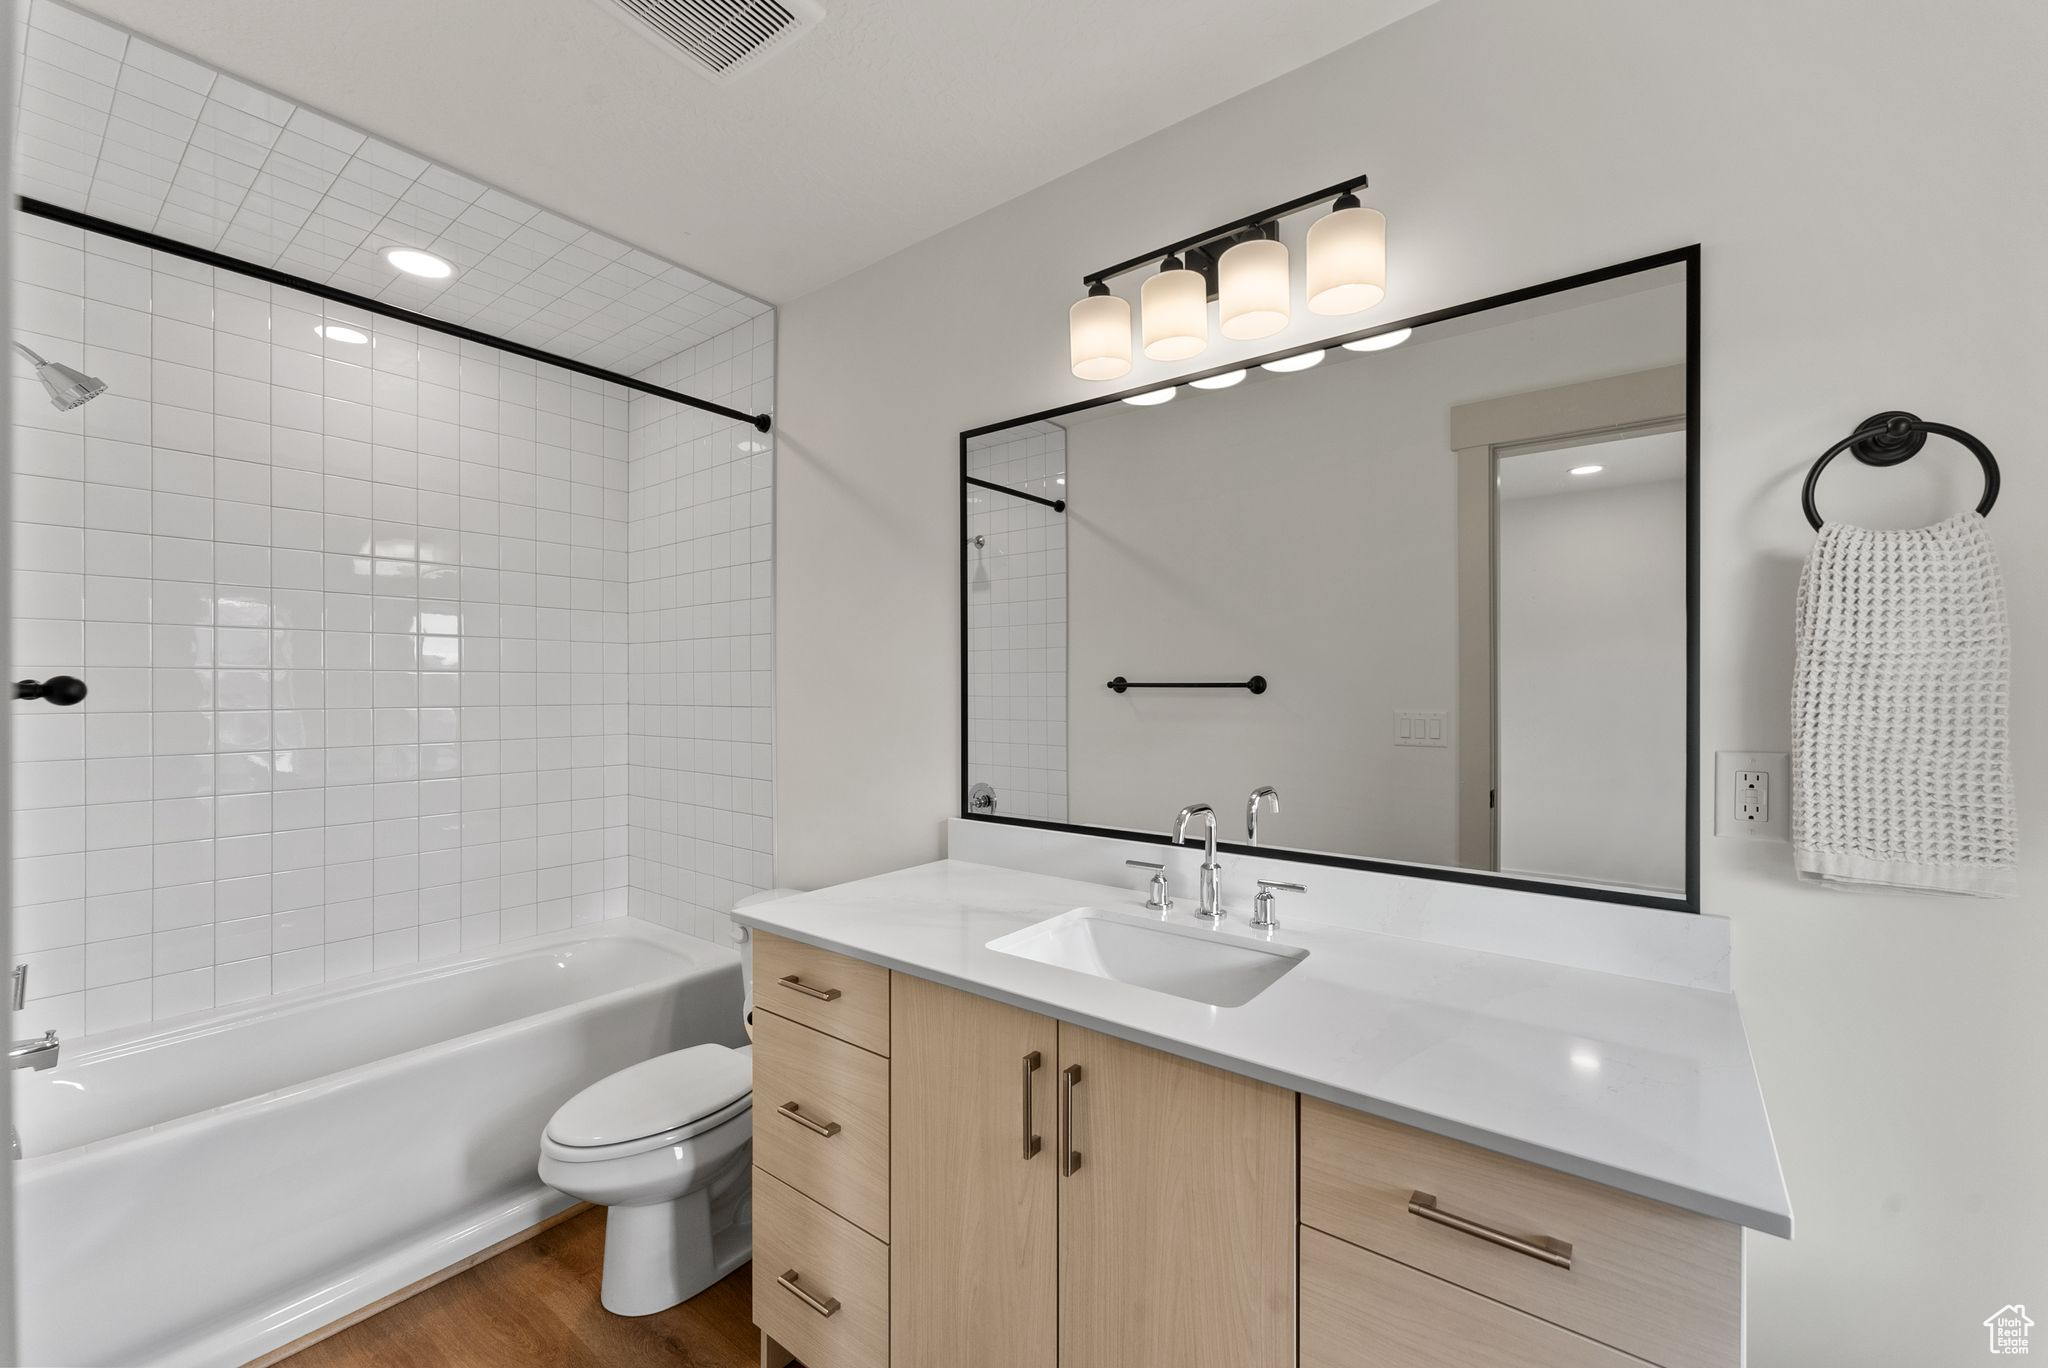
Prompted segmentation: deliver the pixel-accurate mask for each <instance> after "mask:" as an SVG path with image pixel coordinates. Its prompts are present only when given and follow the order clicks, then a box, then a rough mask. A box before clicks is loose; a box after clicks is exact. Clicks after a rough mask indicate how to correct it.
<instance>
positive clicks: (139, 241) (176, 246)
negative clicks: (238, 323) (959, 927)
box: [16, 195, 774, 432]
mask: <svg viewBox="0 0 2048 1368" xmlns="http://www.w3.org/2000/svg"><path fill="white" fill-rule="evenodd" d="M16 202H17V203H18V204H19V205H20V206H21V212H22V213H24V214H30V215H33V216H34V217H36V218H44V219H49V220H50V221H51V222H53V223H64V224H69V225H70V226H71V227H73V228H83V229H84V230H85V231H86V232H88V233H98V234H100V235H101V236H102V237H110V238H118V239H120V240H121V241H122V242H132V243H134V244H135V245H136V246H138V247H147V248H149V249H150V250H152V251H156V252H165V253H168V254H169V255H171V256H176V257H183V258H185V260H187V261H196V262H199V263H200V264H201V265H204V266H215V267H218V268H220V269H221V270H224V271H233V272H235V273H236V274H237V275H245V276H249V277H251V278H252V279H255V280H261V281H265V282H267V283H269V284H272V285H282V286H284V287H285V288H286V289H288V290H298V291H300V292H302V293H304V294H309V295H317V296H318V297H320V298H321V299H326V300H332V301H333V302H334V303H336V304H346V305H348V306H349V307H350V308H352V309H361V310H363V311H364V312H366V313H373V314H380V315H382V316H383V317H385V318H394V319H397V320H398V321H399V322H401V323H410V324H412V325H413V326H414V327H417V328H426V329H428V330H430V331H432V332H437V333H442V334H444V335H446V336H448V337H457V338H461V339H462V340H463V341H464V342H476V343H479V344H481V345H483V346H486V347H495V348H497V349H498V350H499V351H502V352H510V353H511V354H512V355H514V356H523V357H525V358H526V359H527V360H529V361H538V362H540V363H541V364H542V365H547V366H556V367H559V368H561V369H562V370H565V371H574V372H575V373H576V374H578V375H587V376H589V377H590V378H591V379H593V380H606V381H609V382H611V383H612V384H614V385H623V386H625V387H626V388H627V389H629V390H637V391H638V392H639V393H641V394H652V395H655V396H657V397H659V398H662V399H672V400H674V401H675V402H676V403H678V404H684V405H687V406H689V407H690V408H693V409H701V410H703V411H704V412H705V413H716V414H718V415H719V416H720V417H722V418H731V419H734V420H736V421H738V422H742V423H748V424H751V425H752V426H754V427H755V428H757V429H759V430H760V431H762V432H766V431H768V429H769V428H770V427H772V426H773V425H774V420H773V419H772V418H770V417H769V416H768V415H767V414H765V413H744V412H742V411H741V410H739V409H736V408H728V407H726V406H725V405H724V404H715V403H713V402H712V401H711V400H709V399H699V398H697V397H695V396H694V395H689V394H683V393H681V392H680V391H677V390H672V389H663V388H662V387H661V386H660V385H650V384H648V383H647V382H646V381H645V380H635V379H634V378H633V377H632V376H630V375H620V374H619V373H618V372H616V371H608V370H605V369H604V368H603V367H601V366H592V365H587V364H585V363H584V362H582V361H571V360H570V359H569V358H568V357H566V356H556V355H554V354H553V353H552V352H544V351H542V350H541V349H540V348H538V347H529V346H526V345H525V344H524V343H520V342H509V341H507V340H506V339H504V338H502V337H493V336H491V335H490V334H489V333H486V332H478V331H477V330H476V329H475V328H465V327H463V326H462V325H461V324H460V323H446V322H443V321H442V320H441V319H438V318H430V317H428V316H427V315H426V314H423V313H414V312H413V311H412V310H411V309H401V308H399V307H398V306H397V305H395V304H385V303H383V302H381V301H379V300H375V299H371V298H369V297H368V296H366V295H359V294H355V293H352V292H350V291H348V290H342V289H337V288H335V287H334V286H332V285H323V284H321V283H320V282H319V281H317V280H308V279H306V278H305V277H304V276H295V275H293V274H291V273H290V272H289V271H279V270H275V269H273V268H271V267H269V266H258V265H257V264H256V263H254V262H252V261H243V260H240V259H239V258H236V257H231V256H228V255H226V254H224V253H221V252H212V251H208V250H207V249H206V248H204V247H194V246H193V245H192V244H190V243H188V242H180V241H178V240H177V239H176V238H167V237H164V236H163V235H162V234H160V233H152V232H150V231H148V230H147V229H144V228H130V227H129V226H128V225H127V224H125V223H115V222H114V221H113V220H111V219H103V218H100V217H99V216H98V215H96V214H87V213H81V212H80V211H79V210H76V209H66V208H65V207H64V206H63V205H61V204H51V203H49V202H48V201H47V200H39V199H31V198H30V197H28V196H27V195H23V196H21V197H20V199H19V200H17V201H16Z"/></svg>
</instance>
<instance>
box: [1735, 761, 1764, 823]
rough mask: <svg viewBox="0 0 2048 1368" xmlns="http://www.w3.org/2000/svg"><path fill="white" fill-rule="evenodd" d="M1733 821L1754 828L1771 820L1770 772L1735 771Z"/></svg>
mask: <svg viewBox="0 0 2048 1368" xmlns="http://www.w3.org/2000/svg"><path fill="white" fill-rule="evenodd" d="M1735 820H1736V821H1738V822H1741V823H1742V824H1743V825H1744V826H1756V825H1758V824H1760V823H1763V822H1768V821H1770V820H1771V772H1770V771H1769V770H1737V771H1735Z"/></svg>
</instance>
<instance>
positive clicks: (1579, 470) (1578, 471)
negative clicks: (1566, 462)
mask: <svg viewBox="0 0 2048 1368" xmlns="http://www.w3.org/2000/svg"><path fill="white" fill-rule="evenodd" d="M1605 469H1607V467H1606V466H1573V467H1572V468H1571V470H1570V471H1569V472H1567V473H1568V474H1572V475H1598V474H1599V473H1600V472H1601V471H1603V470H1605Z"/></svg>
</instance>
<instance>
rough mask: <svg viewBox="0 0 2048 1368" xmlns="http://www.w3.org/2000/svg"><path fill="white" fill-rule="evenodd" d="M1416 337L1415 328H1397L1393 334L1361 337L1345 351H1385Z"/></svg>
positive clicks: (1386, 333) (1375, 334)
mask: <svg viewBox="0 0 2048 1368" xmlns="http://www.w3.org/2000/svg"><path fill="white" fill-rule="evenodd" d="M1414 335H1415V329H1413V328H1396V329H1394V330H1393V331H1392V332H1383V333H1374V334H1373V335H1372V336H1371V337H1361V338H1358V339H1356V340H1355V341H1351V342H1346V343H1344V344H1343V345H1344V350H1345V351H1365V352H1371V351H1385V350H1386V349H1387V348H1389V347H1398V346H1400V345H1401V344H1402V343H1403V342H1406V341H1407V340H1408V339H1409V338H1411V337H1413V336H1414Z"/></svg>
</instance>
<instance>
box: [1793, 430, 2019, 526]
mask: <svg viewBox="0 0 2048 1368" xmlns="http://www.w3.org/2000/svg"><path fill="white" fill-rule="evenodd" d="M1930 432H1931V433H1934V434H1935V435H1937V436H1940V437H1946V438H1948V439H1949V440H1950V441H1952V442H1955V443H1957V444H1958V445H1960V446H1962V447H1963V448H1964V449H1965V450H1967V451H1968V452H1969V453H1970V454H1971V455H1972V456H1975V457H1976V458H1977V464H1978V465H1979V466H1981V467H1982V468H1983V470H1984V497H1983V498H1981V499H1979V500H1977V516H1978V517H1980V518H1981V517H1983V516H1984V515H1985V514H1987V513H1989V512H1990V511H1991V506H1992V505H1993V504H1995V503H1997V502H1998V458H1997V457H1995V456H1993V455H1992V454H1991V448H1990V447H1987V446H1985V445H1984V444H1983V443H1982V442H1980V441H1978V440H1977V439H1976V438H1975V437H1973V436H1971V435H1970V434H1969V433H1967V432H1965V431H1963V430H1962V429H1961V428H1959V427H1951V426H1949V425H1948V424H1947V423H1936V422H1931V421H1929V420H1927V419H1925V418H1921V417H1918V416H1916V415H1914V414H1911V413H1907V412H1904V411H1903V410H1893V411H1892V412H1889V413H1880V414H1877V415H1876V416H1874V417H1871V418H1866V419H1864V420H1863V422H1862V424H1861V425H1860V426H1858V428H1857V429H1856V431H1854V432H1852V433H1850V434H1849V435H1848V436H1847V437H1844V438H1843V439H1842V440H1841V441H1839V442H1837V443H1835V444H1834V445H1833V446H1831V447H1829V448H1828V449H1827V450H1826V451H1824V452H1822V453H1821V458H1820V459H1819V460H1818V461H1815V462H1814V463H1813V469H1811V470H1809V471H1807V472H1806V486H1805V488H1803V489H1802V490H1800V491H1799V506H1800V507H1801V508H1802V509H1804V510H1805V511H1806V521H1807V522H1808V523H1810V524H1812V526H1813V530H1814V531H1816V532H1818V531H1820V528H1821V521H1820V510H1819V509H1818V508H1816V507H1814V503H1813V491H1814V489H1815V488H1816V487H1817V486H1818V485H1819V484H1820V473H1821V472H1822V471H1823V470H1826V469H1827V466H1828V462H1829V461H1832V460H1834V459H1835V457H1837V456H1839V455H1841V454H1842V453H1843V452H1845V451H1850V450H1853V451H1854V452H1855V455H1856V459H1857V460H1859V461H1861V462H1863V464H1865V465H1871V466H1894V465H1897V464H1899V463H1900V462H1901V461H1906V460H1910V459H1912V457H1913V456H1915V455H1916V454H1918V452H1919V450H1920V448H1921V447H1923V446H1925V445H1926V444H1927V434H1928V433H1930Z"/></svg>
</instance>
